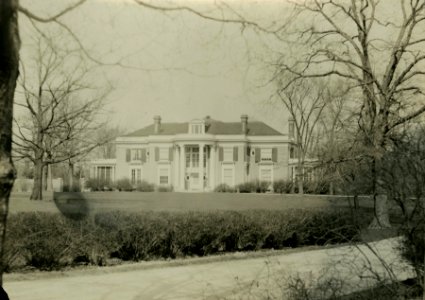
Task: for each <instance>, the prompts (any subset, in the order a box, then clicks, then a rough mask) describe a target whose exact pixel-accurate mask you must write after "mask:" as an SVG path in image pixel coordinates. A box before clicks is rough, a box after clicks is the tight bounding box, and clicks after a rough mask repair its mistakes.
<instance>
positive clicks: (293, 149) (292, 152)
mask: <svg viewBox="0 0 425 300" xmlns="http://www.w3.org/2000/svg"><path fill="white" fill-rule="evenodd" d="M289 158H295V147H294V146H290V147H289Z"/></svg>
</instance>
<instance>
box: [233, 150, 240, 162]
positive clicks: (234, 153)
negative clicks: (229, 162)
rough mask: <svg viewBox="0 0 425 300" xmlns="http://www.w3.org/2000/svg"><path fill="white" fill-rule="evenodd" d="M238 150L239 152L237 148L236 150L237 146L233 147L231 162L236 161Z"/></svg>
mask: <svg viewBox="0 0 425 300" xmlns="http://www.w3.org/2000/svg"><path fill="white" fill-rule="evenodd" d="M238 150H239V148H238V146H234V147H233V161H235V162H236V161H238Z"/></svg>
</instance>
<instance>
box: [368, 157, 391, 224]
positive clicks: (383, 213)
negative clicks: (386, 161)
mask: <svg viewBox="0 0 425 300" xmlns="http://www.w3.org/2000/svg"><path fill="white" fill-rule="evenodd" d="M381 168H382V159H381V158H380V157H379V156H378V157H375V158H374V160H373V161H372V180H373V205H374V218H373V220H372V223H371V224H370V225H369V228H371V229H382V228H390V227H391V223H390V213H389V203H388V196H387V193H386V190H385V189H384V184H383V180H382V177H381V176H382V169H381Z"/></svg>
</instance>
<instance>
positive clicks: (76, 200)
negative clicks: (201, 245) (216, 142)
mask: <svg viewBox="0 0 425 300" xmlns="http://www.w3.org/2000/svg"><path fill="white" fill-rule="evenodd" d="M54 198H55V200H54V201H46V200H44V201H30V200H29V194H28V193H15V194H12V197H11V200H10V212H11V213H16V212H22V211H45V212H58V211H64V210H66V211H69V210H71V211H83V212H91V213H96V212H103V211H112V210H123V211H130V212H137V211H214V210H236V211H238V210H255V209H262V210H285V209H291V208H331V207H348V206H350V205H352V201H353V199H352V197H344V196H326V195H302V196H300V195H292V194H291V195H288V194H283V195H282V194H237V193H175V192H171V193H157V192H153V193H137V192H92V193H55V196H54ZM360 206H361V207H373V203H372V202H371V201H370V200H369V199H368V198H367V197H363V198H361V199H360Z"/></svg>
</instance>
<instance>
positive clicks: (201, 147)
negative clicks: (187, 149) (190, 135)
mask: <svg viewBox="0 0 425 300" xmlns="http://www.w3.org/2000/svg"><path fill="white" fill-rule="evenodd" d="M204 147H205V145H204V144H199V173H200V175H199V178H200V179H201V190H204Z"/></svg>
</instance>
